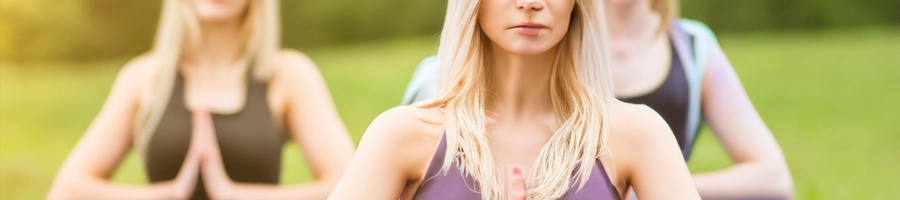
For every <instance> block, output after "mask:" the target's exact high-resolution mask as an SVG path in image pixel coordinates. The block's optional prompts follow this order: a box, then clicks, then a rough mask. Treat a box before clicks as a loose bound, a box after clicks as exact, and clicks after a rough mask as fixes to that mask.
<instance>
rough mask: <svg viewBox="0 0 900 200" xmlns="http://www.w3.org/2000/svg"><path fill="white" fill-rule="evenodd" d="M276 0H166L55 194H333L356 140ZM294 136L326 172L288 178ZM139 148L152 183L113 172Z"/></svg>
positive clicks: (302, 196) (247, 196) (311, 196)
mask: <svg viewBox="0 0 900 200" xmlns="http://www.w3.org/2000/svg"><path fill="white" fill-rule="evenodd" d="M277 3H278V1H276V0H232V1H209V0H165V1H164V2H163V9H162V10H163V13H162V17H161V20H160V26H159V29H158V33H157V38H156V42H155V44H154V47H153V50H152V51H151V52H149V53H147V54H146V55H143V56H140V57H138V58H135V59H134V60H132V61H131V62H129V63H128V64H127V65H126V66H125V67H124V68H123V69H122V71H121V72H120V73H119V75H118V77H117V78H116V81H115V85H114V86H113V88H112V91H111V93H110V95H109V97H108V99H107V101H106V103H105V104H104V106H103V108H102V109H101V111H100V113H99V114H98V115H97V117H96V118H95V119H94V121H93V122H92V124H91V126H90V128H89V129H88V130H87V132H86V133H85V135H84V136H83V137H82V139H81V140H80V141H79V142H78V144H77V145H76V147H75V148H74V149H73V150H72V152H71V153H70V155H69V156H68V158H67V159H66V161H65V163H64V164H63V166H62V167H61V169H60V170H59V172H58V174H57V176H56V180H55V181H54V184H53V186H52V188H51V190H50V194H49V198H50V199H206V198H212V199H324V198H326V196H327V195H328V193H329V192H330V191H331V188H333V186H334V184H336V182H337V180H338V179H339V177H340V175H341V173H342V172H343V171H344V169H345V168H346V166H347V164H348V163H349V161H350V158H351V156H352V154H353V144H352V141H351V140H350V138H349V136H348V134H347V131H346V130H345V128H344V126H343V124H342V122H341V120H340V118H339V116H338V114H337V112H336V109H335V107H334V105H333V103H332V101H331V97H330V94H329V93H328V91H327V89H326V86H325V83H324V81H323V79H322V77H321V75H320V74H319V72H318V70H317V69H316V66H315V65H314V64H313V63H312V62H311V61H310V60H309V58H307V57H306V56H304V55H303V54H301V53H299V52H296V51H291V50H282V49H281V47H280V41H279V40H280V33H279V31H280V30H279V20H278V16H279V15H278V5H277ZM288 139H290V140H293V141H295V142H297V144H298V146H299V147H300V148H301V149H302V151H303V152H304V157H305V158H306V162H307V163H308V164H309V166H310V169H311V170H312V173H313V175H314V177H315V181H313V182H310V183H305V184H301V185H293V186H278V185H277V184H278V181H279V172H280V171H281V168H280V166H281V157H282V156H281V152H282V145H283V144H284V142H285V141H286V140H288ZM132 148H133V149H135V150H136V151H137V153H138V155H139V156H140V158H142V160H143V162H144V165H145V168H146V170H147V175H148V179H149V180H150V182H151V183H150V184H149V185H144V186H127V185H120V184H116V183H113V182H111V181H110V180H109V178H110V176H111V175H112V173H113V172H114V171H115V169H116V167H117V166H118V165H119V163H120V161H121V160H122V158H123V157H124V156H125V155H126V153H128V151H129V150H130V149H132ZM201 174H202V176H201Z"/></svg>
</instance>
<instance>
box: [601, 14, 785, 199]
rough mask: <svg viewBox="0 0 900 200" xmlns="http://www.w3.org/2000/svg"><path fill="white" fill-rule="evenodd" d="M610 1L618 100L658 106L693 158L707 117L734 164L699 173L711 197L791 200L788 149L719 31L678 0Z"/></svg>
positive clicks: (698, 182) (703, 190) (697, 179)
mask: <svg viewBox="0 0 900 200" xmlns="http://www.w3.org/2000/svg"><path fill="white" fill-rule="evenodd" d="M604 2H605V4H606V5H607V6H606V8H607V12H606V16H607V17H606V19H607V22H609V32H610V44H611V48H610V49H611V50H612V51H611V55H615V56H612V57H611V60H610V61H612V64H613V65H612V66H613V67H612V72H613V73H612V74H613V77H614V78H613V80H614V81H615V84H614V85H615V90H616V92H615V93H616V97H618V98H619V99H620V100H622V101H625V102H629V103H636V104H646V105H647V106H650V107H651V108H653V109H654V110H656V111H657V112H658V113H659V114H660V115H661V116H662V117H663V119H665V120H666V122H667V123H668V124H669V126H671V128H672V131H673V132H674V134H675V138H676V140H677V141H678V145H679V146H680V147H681V152H682V154H683V155H684V158H685V160H687V159H688V158H690V155H691V150H692V149H693V146H694V143H695V140H696V138H697V133H699V130H700V125H701V123H703V122H705V123H706V124H707V125H709V127H710V128H711V130H712V132H713V133H715V135H716V137H718V138H719V141H720V142H721V143H722V147H724V148H725V149H726V150H727V151H728V153H729V155H731V159H732V160H733V161H734V165H732V166H731V167H729V168H726V169H723V170H719V171H714V172H708V173H701V174H695V175H694V183H695V186H696V187H697V190H698V191H699V192H700V194H701V195H702V196H703V198H704V199H748V198H749V199H789V198H791V196H792V193H793V189H792V188H793V187H792V181H791V174H790V171H789V170H788V166H787V162H786V161H785V159H784V155H783V153H782V152H781V148H780V147H779V145H778V142H777V141H776V140H775V137H773V136H772V132H771V131H769V128H768V127H767V126H766V124H765V122H763V120H762V118H761V117H760V116H759V113H757V112H756V108H754V107H753V103H752V102H751V101H750V98H749V97H748V96H747V93H746V92H745V91H744V87H743V86H742V85H741V81H740V79H739V78H738V76H737V73H735V71H734V68H733V67H732V66H731V63H730V62H729V61H728V58H727V57H726V56H725V53H724V52H723V51H722V49H721V48H720V47H719V45H718V42H717V41H716V39H715V36H714V35H713V33H712V31H710V30H709V29H708V28H707V27H706V26H705V25H704V24H702V23H700V22H697V21H692V20H678V19H677V18H678V13H677V10H678V9H677V8H678V1H677V0H606V1H604ZM638 197H641V196H640V195H638ZM642 199H643V198H642Z"/></svg>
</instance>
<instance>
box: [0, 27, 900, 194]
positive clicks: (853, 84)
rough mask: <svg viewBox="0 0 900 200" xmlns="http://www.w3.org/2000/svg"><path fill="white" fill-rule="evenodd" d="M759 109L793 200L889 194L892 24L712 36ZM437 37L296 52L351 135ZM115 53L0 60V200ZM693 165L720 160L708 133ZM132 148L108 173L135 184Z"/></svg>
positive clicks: (100, 85)
mask: <svg viewBox="0 0 900 200" xmlns="http://www.w3.org/2000/svg"><path fill="white" fill-rule="evenodd" d="M720 41H721V44H722V47H723V48H724V49H725V51H726V53H727V54H728V56H729V58H730V59H731V61H732V63H733V64H734V66H735V68H736V70H737V71H738V73H739V74H740V76H741V78H742V81H743V83H744V85H745V87H746V89H747V92H748V93H749V95H750V97H751V98H752V100H753V101H754V104H755V105H756V107H757V109H758V110H759V112H760V113H761V114H762V116H763V118H764V119H765V120H766V122H767V124H768V125H769V128H770V129H771V130H772V131H773V132H774V134H775V137H776V138H777V139H778V141H779V143H780V144H781V146H782V148H783V150H784V152H785V155H786V157H787V159H788V163H789V165H790V167H791V172H792V173H793V177H794V185H795V192H796V196H797V198H798V199H898V198H900V190H898V189H897V188H900V170H898V169H900V159H898V158H900V145H898V144H897V142H898V141H900V122H898V121H900V103H898V102H900V31H898V27H870V28H855V29H846V30H836V31H821V32H788V33H745V34H733V35H725V36H720ZM436 47H437V38H436V37H429V38H410V39H398V40H389V41H380V42H372V43H362V44H354V45H336V46H332V47H324V48H312V49H304V51H305V52H307V53H308V54H309V56H310V57H312V58H313V59H314V60H315V61H316V63H317V64H318V65H319V67H320V69H321V71H322V74H323V75H324V76H325V79H326V81H327V82H328V86H329V88H330V90H331V94H332V96H333V98H334V101H335V103H336V105H337V106H338V110H339V112H340V113H341V116H342V118H343V120H344V123H345V124H346V125H347V128H348V130H349V131H350V133H351V134H352V135H353V139H354V141H355V142H359V138H360V136H361V134H362V133H363V132H364V131H365V128H366V126H367V125H368V123H369V122H371V120H372V119H374V118H375V117H376V116H377V115H378V114H379V113H381V112H382V111H384V110H386V109H389V108H391V107H393V106H395V105H396V104H398V103H399V101H400V97H401V95H402V93H403V90H404V88H405V86H406V83H407V81H408V80H409V77H410V75H411V74H412V71H413V69H414V67H415V65H416V64H417V63H418V61H419V60H420V59H421V58H424V57H425V56H428V55H431V54H434V52H435V49H436ZM125 62H126V60H125V59H119V60H110V61H104V62H92V63H69V62H47V63H32V64H10V63H0V199H41V198H43V197H44V195H45V194H46V192H47V189H48V188H49V186H50V184H51V181H52V179H53V176H54V175H55V173H56V170H57V169H58V168H59V166H60V165H61V164H62V162H63V159H64V158H65V156H66V154H67V153H68V151H69V150H71V148H72V147H73V146H74V145H75V143H76V142H77V140H78V138H79V137H80V136H81V134H83V132H84V130H86V129H87V126H88V125H89V123H90V122H91V120H92V118H93V117H94V115H95V114H96V113H97V112H98V110H99V108H100V106H101V105H102V103H103V101H104V99H105V97H106V95H107V92H108V91H109V89H110V86H111V84H112V81H113V79H114V77H115V75H116V72H117V71H118V68H119V67H120V66H121V65H122V64H124V63H125ZM698 140H699V143H698V144H697V146H696V147H695V150H694V155H693V157H692V159H691V161H690V162H689V166H690V167H691V170H692V171H694V172H705V171H713V170H716V169H721V168H724V167H727V166H728V165H729V164H730V163H731V161H730V159H729V158H728V156H727V153H726V152H725V151H723V150H722V148H721V147H720V146H719V145H718V143H717V141H716V138H715V137H714V136H713V134H712V133H711V132H709V130H704V132H702V133H701V136H700V138H699V139H698ZM284 148H285V150H286V152H285V154H284V164H283V165H284V167H283V170H282V171H283V173H282V174H283V175H282V176H283V177H282V182H283V183H298V182H303V181H305V180H309V179H310V178H311V175H310V174H309V173H308V170H307V168H306V166H305V165H304V164H303V162H302V158H301V153H300V152H299V150H298V148H297V146H296V145H293V144H289V145H286V146H285V147H284ZM141 167H142V166H141V164H140V161H139V159H137V157H135V156H134V155H133V154H129V156H128V157H127V158H126V159H125V161H124V162H123V165H122V166H121V167H120V168H119V170H118V171H117V172H116V174H115V175H114V176H113V179H114V180H116V181H118V182H122V183H128V184H144V183H145V182H146V178H145V177H144V174H143V171H142V168H141Z"/></svg>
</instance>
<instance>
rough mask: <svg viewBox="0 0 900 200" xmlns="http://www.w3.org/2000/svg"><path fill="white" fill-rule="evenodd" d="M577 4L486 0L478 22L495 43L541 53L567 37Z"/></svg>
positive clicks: (514, 50)
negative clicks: (573, 10)
mask: <svg viewBox="0 0 900 200" xmlns="http://www.w3.org/2000/svg"><path fill="white" fill-rule="evenodd" d="M574 7H575V0H482V1H481V9H480V10H479V13H478V24H479V25H480V26H481V30H482V31H484V33H485V35H487V37H488V38H490V40H491V41H492V42H493V43H494V45H495V46H499V47H500V48H503V49H505V50H507V51H509V52H512V53H515V54H520V55H534V54H540V53H544V52H547V51H548V50H550V49H551V48H553V47H555V46H556V45H557V44H559V42H560V41H561V40H562V38H563V37H565V35H566V33H567V32H568V31H569V21H571V17H572V9H573V8H574Z"/></svg>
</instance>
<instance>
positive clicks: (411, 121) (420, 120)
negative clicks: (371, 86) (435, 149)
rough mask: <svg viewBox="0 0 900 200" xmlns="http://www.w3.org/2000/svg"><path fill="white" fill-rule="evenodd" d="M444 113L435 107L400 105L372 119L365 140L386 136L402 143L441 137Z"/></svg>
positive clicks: (364, 136)
mask: <svg viewBox="0 0 900 200" xmlns="http://www.w3.org/2000/svg"><path fill="white" fill-rule="evenodd" d="M442 130H443V115H442V114H441V112H440V111H438V110H437V109H434V108H422V107H420V106H417V105H407V106H398V107H394V108H391V109H389V110H387V111H384V112H383V113H381V115H379V116H378V117H376V118H375V120H374V121H372V124H370V125H369V128H368V129H367V130H366V134H365V135H363V140H365V139H367V138H373V139H375V138H378V137H386V138H391V139H397V140H398V141H396V142H400V143H406V142H415V141H419V140H423V139H424V140H430V139H440V134H441V133H443V131H442Z"/></svg>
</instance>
